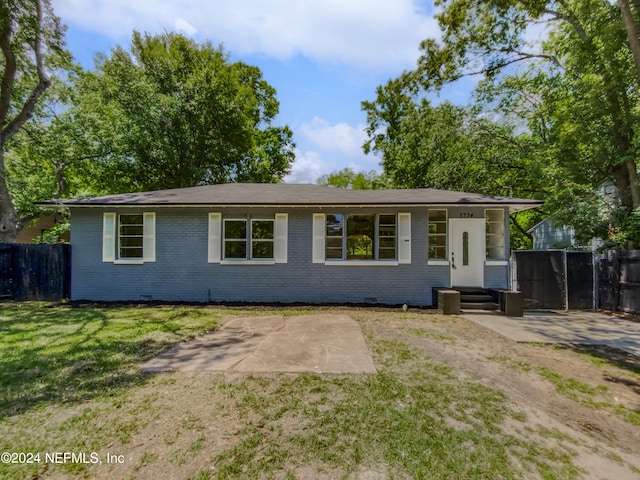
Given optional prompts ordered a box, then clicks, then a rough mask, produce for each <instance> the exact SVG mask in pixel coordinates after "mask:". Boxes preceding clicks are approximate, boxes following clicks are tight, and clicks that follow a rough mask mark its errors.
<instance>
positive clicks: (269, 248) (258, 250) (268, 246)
mask: <svg viewBox="0 0 640 480" xmlns="http://www.w3.org/2000/svg"><path fill="white" fill-rule="evenodd" d="M251 254H252V258H273V242H251Z"/></svg>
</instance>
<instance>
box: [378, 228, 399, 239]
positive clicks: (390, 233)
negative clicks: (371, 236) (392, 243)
mask: <svg viewBox="0 0 640 480" xmlns="http://www.w3.org/2000/svg"><path fill="white" fill-rule="evenodd" d="M378 231H379V233H380V236H381V237H395V236H396V227H395V225H392V226H385V225H381V226H380V229H379V230H378Z"/></svg>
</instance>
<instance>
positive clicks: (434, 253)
mask: <svg viewBox="0 0 640 480" xmlns="http://www.w3.org/2000/svg"><path fill="white" fill-rule="evenodd" d="M429 258H431V259H433V260H446V259H447V249H446V248H445V247H432V246H430V247H429Z"/></svg>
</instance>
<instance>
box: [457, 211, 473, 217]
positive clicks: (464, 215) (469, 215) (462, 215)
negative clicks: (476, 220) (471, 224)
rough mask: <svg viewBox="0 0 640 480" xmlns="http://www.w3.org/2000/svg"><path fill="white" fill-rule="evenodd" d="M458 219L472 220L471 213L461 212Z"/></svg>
mask: <svg viewBox="0 0 640 480" xmlns="http://www.w3.org/2000/svg"><path fill="white" fill-rule="evenodd" d="M460 218H473V213H471V212H462V213H461V214H460Z"/></svg>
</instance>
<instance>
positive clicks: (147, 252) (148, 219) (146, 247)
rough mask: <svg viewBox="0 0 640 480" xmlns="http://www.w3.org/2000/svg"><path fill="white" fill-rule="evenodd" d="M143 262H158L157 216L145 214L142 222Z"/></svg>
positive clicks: (149, 213) (153, 213)
mask: <svg viewBox="0 0 640 480" xmlns="http://www.w3.org/2000/svg"><path fill="white" fill-rule="evenodd" d="M142 224H143V227H142V230H143V231H142V260H143V261H145V262H155V261H156V214H155V212H145V213H144V215H143V221H142Z"/></svg>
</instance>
